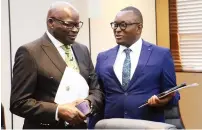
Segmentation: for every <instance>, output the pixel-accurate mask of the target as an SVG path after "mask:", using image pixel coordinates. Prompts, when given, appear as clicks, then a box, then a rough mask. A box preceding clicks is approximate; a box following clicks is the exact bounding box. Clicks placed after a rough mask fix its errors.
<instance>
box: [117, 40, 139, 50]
mask: <svg viewBox="0 0 202 130" xmlns="http://www.w3.org/2000/svg"><path fill="white" fill-rule="evenodd" d="M141 45H142V39H141V38H139V39H138V40H137V41H136V42H135V43H133V44H132V45H131V46H130V47H129V48H130V49H131V51H132V52H135V51H136V50H137V49H140V48H141ZM126 48H127V47H125V46H123V45H120V46H119V51H120V52H123V51H124V49H126Z"/></svg>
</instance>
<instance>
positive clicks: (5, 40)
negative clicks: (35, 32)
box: [1, 0, 11, 129]
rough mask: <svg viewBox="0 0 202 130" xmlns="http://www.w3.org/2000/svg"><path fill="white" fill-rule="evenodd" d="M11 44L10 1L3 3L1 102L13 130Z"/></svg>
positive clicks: (7, 123) (6, 118) (7, 122)
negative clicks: (10, 107) (10, 109)
mask: <svg viewBox="0 0 202 130" xmlns="http://www.w3.org/2000/svg"><path fill="white" fill-rule="evenodd" d="M10 77H11V71H10V42H9V20H8V0H3V1H1V102H2V104H3V105H4V111H5V120H6V127H7V128H9V129H10V128H11V113H10V111H9V106H10V104H9V102H10V88H11V78H10Z"/></svg>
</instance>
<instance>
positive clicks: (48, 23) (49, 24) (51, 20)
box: [47, 18, 54, 28]
mask: <svg viewBox="0 0 202 130" xmlns="http://www.w3.org/2000/svg"><path fill="white" fill-rule="evenodd" d="M47 25H48V26H49V27H50V28H53V26H54V21H53V19H52V18H49V19H48V20H47Z"/></svg>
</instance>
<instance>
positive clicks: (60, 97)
mask: <svg viewBox="0 0 202 130" xmlns="http://www.w3.org/2000/svg"><path fill="white" fill-rule="evenodd" d="M88 94H89V86H88V84H87V82H86V80H85V79H84V78H83V77H82V76H81V75H80V74H79V73H78V72H76V71H75V70H73V69H72V68H69V67H66V69H65V71H64V74H63V76H62V79H61V82H60V85H59V87H58V90H57V93H56V96H55V103H57V104H65V103H72V102H73V101H75V100H77V99H79V98H80V99H85V98H86V97H87V96H88Z"/></svg>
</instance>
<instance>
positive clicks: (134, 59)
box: [113, 38, 142, 84]
mask: <svg viewBox="0 0 202 130" xmlns="http://www.w3.org/2000/svg"><path fill="white" fill-rule="evenodd" d="M126 48H127V47H125V46H122V45H120V46H119V50H118V53H117V56H116V61H115V63H114V66H113V68H114V72H115V74H116V76H117V78H118V80H119V81H120V83H121V84H122V70H123V63H124V60H125V58H126V53H125V52H124V49H126ZM129 48H130V49H131V52H130V60H131V74H130V79H131V78H132V77H133V74H134V73H135V69H136V67H137V64H138V61H139V57H140V52H141V49H142V39H141V38H140V39H139V40H137V42H136V43H134V44H132V45H131V46H130V47H129Z"/></svg>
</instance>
